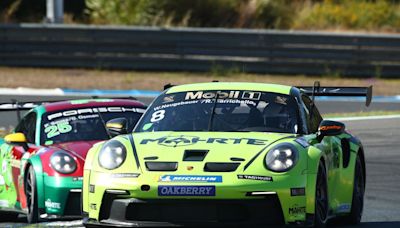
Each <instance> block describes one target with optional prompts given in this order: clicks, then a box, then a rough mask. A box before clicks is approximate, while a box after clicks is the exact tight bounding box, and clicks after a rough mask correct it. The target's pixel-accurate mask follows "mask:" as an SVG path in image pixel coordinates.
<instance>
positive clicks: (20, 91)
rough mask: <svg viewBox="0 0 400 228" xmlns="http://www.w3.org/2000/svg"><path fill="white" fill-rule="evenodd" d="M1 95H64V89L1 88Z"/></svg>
mask: <svg viewBox="0 0 400 228" xmlns="http://www.w3.org/2000/svg"><path fill="white" fill-rule="evenodd" d="M0 95H20V96H28V95H33V96H35V95H36V96H63V95H65V94H64V91H63V90H62V89H60V88H55V89H33V88H24V87H18V88H0Z"/></svg>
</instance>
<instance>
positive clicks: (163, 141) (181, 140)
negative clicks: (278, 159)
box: [140, 135, 268, 147]
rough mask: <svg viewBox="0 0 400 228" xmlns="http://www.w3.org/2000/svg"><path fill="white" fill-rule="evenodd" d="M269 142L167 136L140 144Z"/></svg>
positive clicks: (264, 141) (249, 143)
mask: <svg viewBox="0 0 400 228" xmlns="http://www.w3.org/2000/svg"><path fill="white" fill-rule="evenodd" d="M267 141H268V140H264V139H252V138H200V137H196V136H187V135H181V136H166V137H161V138H157V139H143V140H142V141H141V142H140V144H142V145H144V144H150V143H157V144H158V145H160V146H167V147H178V146H189V145H193V144H196V143H198V142H204V143H207V144H247V145H266V142H267Z"/></svg>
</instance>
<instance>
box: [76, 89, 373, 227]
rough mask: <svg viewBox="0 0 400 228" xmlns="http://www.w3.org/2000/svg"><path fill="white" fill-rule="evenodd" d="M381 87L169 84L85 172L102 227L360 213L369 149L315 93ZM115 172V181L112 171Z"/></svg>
mask: <svg viewBox="0 0 400 228" xmlns="http://www.w3.org/2000/svg"><path fill="white" fill-rule="evenodd" d="M371 94H372V87H321V86H319V84H318V83H316V84H315V85H314V86H312V87H292V86H284V85H274V84H260V83H222V82H213V83H200V84H190V85H180V86H173V87H170V88H167V89H166V90H165V91H164V92H163V93H162V94H161V95H160V96H159V97H157V98H156V99H155V101H154V102H153V103H152V104H151V105H150V106H149V108H148V109H147V111H146V113H145V114H144V115H143V117H142V118H141V120H140V121H139V123H138V124H137V126H136V127H135V129H134V131H133V133H132V134H129V135H123V136H117V137H115V138H113V139H111V140H109V141H106V142H102V143H98V144H96V145H94V146H93V148H92V149H90V151H89V153H88V155H87V159H86V163H85V167H84V177H83V190H82V194H83V195H82V196H83V213H84V224H85V225H86V226H88V227H91V226H101V225H105V226H109V225H116V226H122V227H124V226H126V227H129V226H170V225H171V226H180V225H196V226H200V225H205V226H207V225H214V224H217V225H234V226H244V225H264V224H273V225H284V224H286V225H306V226H316V227H321V226H325V224H326V223H327V221H328V219H330V218H333V217H338V216H342V220H343V221H346V222H347V223H349V224H350V223H351V224H356V223H359V222H360V219H361V216H362V210H363V202H364V201H363V200H364V189H365V176H366V170H365V156H364V150H363V146H362V144H361V142H360V140H359V139H357V138H356V137H355V136H353V135H351V134H350V133H349V132H348V131H346V129H345V126H344V124H343V123H340V122H335V121H329V120H323V118H322V117H321V115H320V113H319V111H318V109H317V107H316V106H315V103H314V97H316V96H366V98H367V105H368V104H369V103H370V102H371ZM105 179H106V180H108V181H107V182H105V181H103V180H105Z"/></svg>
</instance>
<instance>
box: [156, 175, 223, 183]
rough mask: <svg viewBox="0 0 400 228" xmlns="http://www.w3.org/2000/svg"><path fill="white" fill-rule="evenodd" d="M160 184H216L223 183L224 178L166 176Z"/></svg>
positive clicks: (161, 179) (162, 177)
mask: <svg viewBox="0 0 400 228" xmlns="http://www.w3.org/2000/svg"><path fill="white" fill-rule="evenodd" d="M159 182H207V183H210V182H214V183H221V182H222V176H199V175H164V176H161V177H160V180H159Z"/></svg>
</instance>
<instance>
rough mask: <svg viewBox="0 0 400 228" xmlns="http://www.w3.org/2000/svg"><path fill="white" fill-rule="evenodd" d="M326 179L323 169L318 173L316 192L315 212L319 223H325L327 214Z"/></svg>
mask: <svg viewBox="0 0 400 228" xmlns="http://www.w3.org/2000/svg"><path fill="white" fill-rule="evenodd" d="M326 186H327V184H326V177H325V172H324V170H323V168H321V169H320V172H318V178H317V189H316V190H317V192H316V212H317V213H318V216H319V218H320V219H321V221H325V220H326V218H327V214H328V195H327V191H326Z"/></svg>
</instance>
